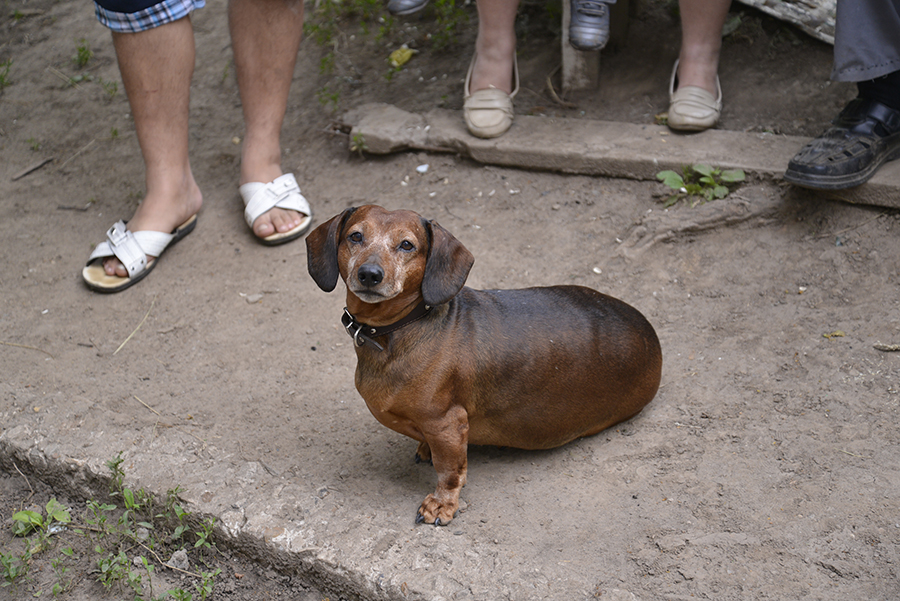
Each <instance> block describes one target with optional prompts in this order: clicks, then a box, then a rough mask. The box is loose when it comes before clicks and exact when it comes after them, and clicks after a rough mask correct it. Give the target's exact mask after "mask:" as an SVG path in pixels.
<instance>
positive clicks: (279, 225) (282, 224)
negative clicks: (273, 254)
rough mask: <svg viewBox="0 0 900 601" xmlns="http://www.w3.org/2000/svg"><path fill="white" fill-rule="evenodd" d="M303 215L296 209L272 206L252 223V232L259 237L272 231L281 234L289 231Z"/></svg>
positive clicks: (299, 221)
mask: <svg viewBox="0 0 900 601" xmlns="http://www.w3.org/2000/svg"><path fill="white" fill-rule="evenodd" d="M303 217H304V215H303V214H302V213H298V212H296V211H286V210H284V209H279V208H277V207H276V208H274V209H271V210H269V211H267V212H266V213H263V214H262V215H261V216H260V217H259V219H257V220H256V223H254V224H253V233H254V234H256V235H257V236H259V237H260V238H265V237H267V236H271V235H272V234H274V233H276V232H277V233H279V234H283V233H285V232H289V231H291V230H292V229H294V228H295V227H297V226H298V225H300V223H301V222H302V221H303Z"/></svg>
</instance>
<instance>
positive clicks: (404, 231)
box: [306, 205, 475, 306]
mask: <svg viewBox="0 0 900 601" xmlns="http://www.w3.org/2000/svg"><path fill="white" fill-rule="evenodd" d="M306 250H307V262H308V267H309V274H310V275H311V276H312V278H313V280H315V282H316V284H318V286H319V288H321V289H322V290H324V291H326V292H331V291H332V290H334V288H335V286H336V285H337V279H338V277H339V276H340V278H341V279H343V280H344V282H345V283H346V284H347V290H348V291H349V292H350V294H352V295H353V296H355V297H356V298H358V299H359V300H361V301H362V302H364V303H369V304H375V303H382V302H385V301H389V300H392V299H401V300H404V301H406V300H410V299H411V298H412V297H414V296H416V297H421V298H422V299H423V300H424V301H425V303H426V304H428V305H432V306H434V305H440V304H443V303H446V302H447V301H449V300H450V299H451V298H453V297H454V296H455V295H456V294H457V293H458V292H459V291H460V290H461V289H462V287H463V285H464V284H465V282H466V278H467V277H468V275H469V270H470V269H471V268H472V264H473V263H474V262H475V258H474V257H473V256H472V253H470V252H469V251H468V250H467V249H466V247H465V246H463V244H462V242H460V241H459V240H457V239H456V238H455V237H454V236H453V234H451V233H450V232H448V231H447V230H445V229H444V228H442V227H441V226H440V225H438V224H437V223H436V222H434V221H429V220H426V219H424V218H422V217H421V216H420V215H419V214H418V213H414V212H412V211H386V210H385V209H383V208H381V207H379V206H375V205H366V206H364V207H359V208H350V209H346V210H345V211H344V212H342V213H341V214H340V215H336V216H335V217H333V218H331V219H329V220H328V221H326V222H325V223H323V224H322V225H320V226H319V227H317V228H316V229H314V230H313V231H312V232H311V233H310V234H309V236H307V238H306Z"/></svg>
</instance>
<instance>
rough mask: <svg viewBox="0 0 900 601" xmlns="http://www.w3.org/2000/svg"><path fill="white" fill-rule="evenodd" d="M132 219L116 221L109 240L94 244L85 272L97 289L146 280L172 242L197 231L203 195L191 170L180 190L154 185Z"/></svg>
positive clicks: (87, 281) (119, 287)
mask: <svg viewBox="0 0 900 601" xmlns="http://www.w3.org/2000/svg"><path fill="white" fill-rule="evenodd" d="M151 188H152V191H151V192H149V193H148V194H147V196H146V197H145V198H144V200H143V202H141V204H140V205H139V206H138V208H137V210H136V211H135V212H134V215H133V216H132V217H131V219H130V220H129V221H128V223H127V226H126V223H125V222H124V221H118V222H116V223H115V224H114V225H113V226H112V227H111V228H109V230H107V233H106V240H104V241H103V242H101V243H100V244H98V245H97V246H96V247H94V250H93V252H92V253H91V256H90V258H89V259H88V262H87V264H86V265H85V267H84V269H83V270H82V272H81V275H82V278H83V279H84V282H85V284H87V286H88V287H89V288H91V289H92V290H94V291H97V292H120V291H122V290H125V289H126V288H128V287H130V286H132V285H134V284H136V283H137V282H139V281H140V280H142V279H143V278H144V277H145V276H146V275H147V274H149V273H150V271H151V270H152V269H153V268H154V267H155V266H156V263H157V262H158V261H157V259H158V258H159V257H160V256H161V255H162V253H163V252H164V251H165V250H166V249H167V248H168V247H169V246H170V245H172V244H174V243H175V242H178V241H179V240H181V239H182V238H184V237H185V236H186V235H188V234H189V233H191V232H192V231H193V230H194V227H195V225H196V223H197V213H198V212H199V211H200V207H201V206H202V205H203V196H202V194H201V193H200V189H199V188H198V187H197V185H196V183H195V182H194V181H193V178H192V177H191V176H190V172H188V181H187V183H186V185H185V187H184V188H183V189H182V190H181V192H178V193H171V194H168V193H164V192H163V190H166V187H165V185H160V184H157V182H155V181H154V184H153V185H152V186H151Z"/></svg>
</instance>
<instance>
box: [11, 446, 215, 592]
mask: <svg viewBox="0 0 900 601" xmlns="http://www.w3.org/2000/svg"><path fill="white" fill-rule="evenodd" d="M123 463H124V459H123V458H122V454H121V453H119V454H118V455H117V456H116V457H115V458H113V459H112V460H110V461H108V462H107V463H106V466H107V468H108V469H109V471H110V480H109V482H110V498H111V500H112V501H114V502H112V503H108V502H103V501H98V500H96V499H91V500H89V501H88V502H87V503H86V504H85V508H84V511H83V512H82V513H81V515H80V516H77V517H73V513H72V511H71V509H69V508H67V507H64V506H63V505H62V504H61V503H59V502H58V501H57V500H56V499H55V498H54V499H50V501H49V502H48V503H47V505H46V506H45V507H43V508H32V509H26V510H23V511H18V512H16V513H15V514H13V516H12V532H13V534H14V535H15V536H17V537H20V538H22V539H24V543H25V544H24V546H23V547H22V550H21V551H20V552H15V551H13V550H11V549H10V550H6V549H4V550H2V551H0V578H2V582H0V587H13V591H14V593H15V591H16V589H17V587H18V585H20V584H22V583H24V582H25V581H28V580H29V579H30V576H29V571H28V570H29V566H30V565H31V563H32V561H33V559H34V558H35V557H36V556H37V555H38V554H40V553H47V552H53V553H55V555H54V556H52V557H50V558H49V560H50V566H51V568H52V573H53V577H54V578H55V582H54V583H53V586H52V591H51V592H52V593H53V596H54V597H59V596H63V597H64V595H65V593H66V592H68V591H70V590H71V589H72V587H73V582H74V581H75V580H76V579H75V578H74V577H73V576H72V572H73V569H72V567H71V565H72V563H71V562H73V561H74V560H75V559H77V558H76V556H75V551H74V550H73V548H72V547H71V546H69V547H64V548H60V549H54V547H55V541H54V540H53V539H52V538H51V537H53V536H54V535H57V534H60V533H61V532H63V531H64V530H67V531H68V534H67V536H72V535H74V536H82V537H84V538H85V539H86V540H85V544H84V545H83V547H84V548H86V549H90V551H87V552H88V553H92V554H93V556H94V558H93V560H92V563H93V565H94V570H93V571H92V572H91V577H92V578H95V579H96V581H97V582H99V583H100V584H102V585H103V587H104V588H105V589H106V590H107V591H108V595H109V597H110V598H116V599H125V598H127V599H134V600H135V601H161V600H162V599H167V598H170V599H176V600H181V601H194V600H197V599H199V600H201V601H202V600H205V599H208V598H210V597H211V596H212V594H213V591H214V588H215V583H216V577H217V576H219V574H220V573H221V570H220V569H218V568H214V567H212V566H210V565H209V562H210V560H211V559H212V555H213V554H215V553H217V549H216V543H215V526H216V521H215V519H214V518H207V519H205V520H203V521H202V522H198V521H196V520H193V519H192V516H191V514H190V513H189V512H187V511H185V510H184V508H183V505H182V502H181V500H180V498H179V494H180V493H181V492H182V490H181V489H180V488H179V487H176V488H175V489H173V490H170V491H168V493H167V494H166V498H165V500H160V499H157V498H156V497H154V496H153V495H152V494H150V493H148V492H147V491H146V490H144V489H143V488H140V489H133V488H130V487H129V486H127V485H126V483H125V471H124V468H123ZM76 542H77V541H76ZM76 546H79V547H81V546H82V545H76ZM179 549H183V550H184V551H185V552H194V553H192V555H193V557H191V556H190V555H189V556H188V557H189V561H190V564H192V567H191V568H190V569H187V570H180V572H181V573H182V574H183V576H184V577H186V578H188V579H189V580H187V581H186V584H185V585H184V587H181V588H175V589H170V590H167V591H165V592H163V593H161V594H154V579H155V576H156V571H157V570H158V569H159V568H160V567H161V566H163V565H165V559H164V558H168V557H170V554H171V553H173V552H174V551H177V550H179ZM42 579H44V581H46V576H42ZM40 594H41V591H37V592H36V594H35V595H34V596H40Z"/></svg>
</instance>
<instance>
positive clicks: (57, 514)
mask: <svg viewBox="0 0 900 601" xmlns="http://www.w3.org/2000/svg"><path fill="white" fill-rule="evenodd" d="M47 517H48V518H49V519H51V520H55V521H57V522H60V523H61V524H68V523H69V522H71V521H72V517H71V516H70V515H69V510H68V509H66V506H65V505H63V504H62V503H60V502H59V501H57V500H56V499H50V500H49V501H48V502H47Z"/></svg>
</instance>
